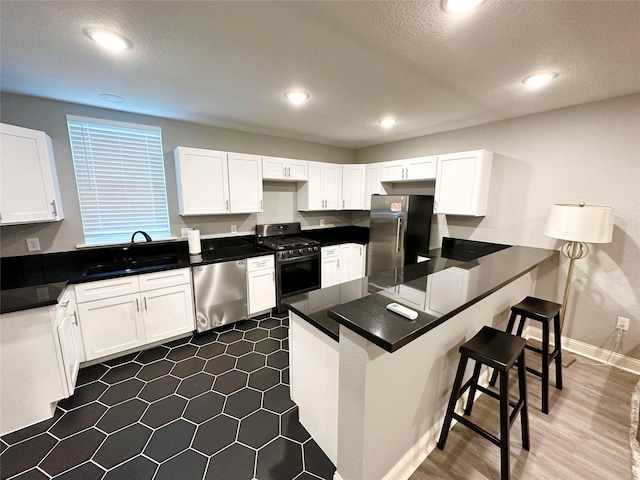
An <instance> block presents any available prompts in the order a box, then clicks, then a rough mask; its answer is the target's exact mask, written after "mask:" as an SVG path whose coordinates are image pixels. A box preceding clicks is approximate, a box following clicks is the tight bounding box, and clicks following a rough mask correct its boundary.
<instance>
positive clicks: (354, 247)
mask: <svg viewBox="0 0 640 480" xmlns="http://www.w3.org/2000/svg"><path fill="white" fill-rule="evenodd" d="M364 259H365V255H364V245H360V244H357V243H345V244H342V245H340V263H339V270H340V272H339V273H340V282H341V283H344V282H350V281H351V280H355V279H357V278H362V277H364V269H365V260H364Z"/></svg>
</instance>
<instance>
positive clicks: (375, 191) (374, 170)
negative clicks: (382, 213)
mask: <svg viewBox="0 0 640 480" xmlns="http://www.w3.org/2000/svg"><path fill="white" fill-rule="evenodd" d="M380 170H381V167H380V164H379V163H373V164H370V165H367V169H366V179H365V190H364V209H365V210H371V195H383V194H384V193H386V192H385V190H384V187H383V185H382V183H380Z"/></svg>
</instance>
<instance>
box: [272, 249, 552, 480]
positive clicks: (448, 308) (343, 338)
mask: <svg viewBox="0 0 640 480" xmlns="http://www.w3.org/2000/svg"><path fill="white" fill-rule="evenodd" d="M429 253H430V258H431V259H430V260H428V261H426V262H423V263H419V264H415V265H409V266H407V267H405V268H403V269H398V270H394V271H390V272H383V273H381V274H376V275H374V276H369V277H366V278H363V279H359V280H355V281H352V282H348V283H344V284H340V285H336V286H333V287H330V288H324V289H321V290H317V291H313V292H309V293H306V294H302V295H298V296H295V297H291V298H288V299H286V301H285V302H284V303H285V305H286V306H287V307H288V308H289V309H290V312H291V315H290V318H291V323H290V333H289V341H290V365H291V372H290V376H291V398H292V399H293V401H294V402H296V403H297V404H298V406H299V409H300V421H301V423H302V424H303V425H304V426H305V427H306V428H307V429H308V430H309V432H310V433H311V435H312V436H313V437H314V439H315V440H316V441H317V442H318V444H319V445H320V446H321V447H322V449H323V450H324V451H325V453H326V454H327V456H328V457H329V458H330V459H331V460H332V461H333V462H334V464H335V465H336V467H337V471H336V474H335V476H334V479H335V480H383V479H384V480H391V479H394V480H396V479H397V480H399V479H406V478H408V477H409V476H410V475H411V473H412V472H413V471H414V470H415V469H416V468H417V467H418V465H419V464H420V463H421V462H422V461H423V460H424V458H425V457H426V456H427V455H428V454H429V452H430V451H431V450H432V449H433V448H434V446H435V442H436V440H437V435H438V433H439V430H440V428H441V424H442V419H443V417H444V410H445V407H446V403H447V400H448V396H449V393H450V389H451V385H452V383H453V377H454V374H455V368H456V365H457V362H458V347H459V346H460V345H461V344H462V343H464V342H465V341H466V340H468V339H470V338H471V337H472V336H473V335H474V334H475V333H476V332H477V331H478V330H479V329H480V328H481V327H482V326H483V325H492V326H494V327H496V328H500V329H504V327H505V325H506V317H507V312H508V309H509V307H510V306H511V305H513V304H515V303H517V302H518V301H520V300H521V299H522V298H524V297H525V296H527V295H529V294H531V293H532V289H533V286H534V282H535V279H536V272H537V267H538V265H540V264H541V263H543V262H545V261H547V260H548V259H550V258H552V257H554V256H556V255H557V252H556V251H552V250H544V249H538V248H529V247H519V246H516V247H510V248H504V249H502V250H500V251H497V252H495V253H491V254H488V255H485V256H483V257H481V258H477V259H469V258H464V256H463V257H456V256H455V255H454V256H453V257H454V258H451V257H449V258H447V256H445V255H443V252H442V251H441V250H434V251H431V252H429ZM391 302H398V303H401V304H403V305H406V306H408V307H410V308H412V309H413V310H416V311H418V317H417V318H416V319H415V320H413V321H412V320H408V319H406V318H404V317H401V316H399V315H397V314H394V313H391V312H389V311H388V310H387V309H386V305H387V304H389V303H391ZM485 375H486V372H485Z"/></svg>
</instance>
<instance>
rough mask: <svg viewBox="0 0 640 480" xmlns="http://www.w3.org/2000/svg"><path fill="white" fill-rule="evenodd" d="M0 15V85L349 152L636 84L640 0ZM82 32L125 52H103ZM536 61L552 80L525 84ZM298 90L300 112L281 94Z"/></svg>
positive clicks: (180, 5)
mask: <svg viewBox="0 0 640 480" xmlns="http://www.w3.org/2000/svg"><path fill="white" fill-rule="evenodd" d="M0 14H1V20H0V22H1V23H0V27H1V28H0V48H1V51H0V60H1V65H0V67H1V70H0V86H1V88H2V91H6V92H14V93H20V94H25V95H33V96H38V97H44V98H51V99H56V100H62V101H69V102H75V103H80V104H86V105H94V106H101V107H105V108H111V109H117V110H124V111H128V112H136V113H143V114H149V115H156V116H162V117H168V118H174V119H180V120H186V121H192V122H197V123H203V124H207V125H215V126H220V127H227V128H233V129H239V130H245V131H250V132H256V133H266V134H270V135H277V136H284V137H289V138H297V139H301V140H308V141H315V142H320V143H326V144H331V145H338V146H345V147H350V148H359V147H363V146H369V145H375V144H379V143H385V142H389V141H394V140H400V139H405V138H411V137H416V136H419V135H425V134H430V133H436V132H442V131H447V130H453V129H457V128H462V127H466V126H472V125H478V124H482V123H487V122H491V121H496V120H501V119H505V118H512V117H517V116H521V115H527V114H531V113H536V112H542V111H547V110H551V109H555V108H560V107H565V106H570V105H577V104H580V103H585V102H590V101H595V100H601V99H605V98H611V97H616V96H620V95H625V94H630V93H635V92H638V91H640V2H638V1H617V0H616V1H551V0H547V1H537V0H535V1H516V0H508V1H496V0H487V1H486V2H485V3H484V4H482V5H481V6H480V7H479V8H478V9H476V10H475V11H473V12H471V13H468V14H464V15H452V14H448V13H446V12H444V11H443V10H442V9H441V8H440V2H439V1H435V0H434V1H428V2H417V1H412V2H409V1H402V2H383V1H356V2H347V1H328V2H316V1H293V2H276V1H253V2H245V1H230V2H220V1H200V2H191V1H155V2H145V1H118V2H103V1H73V2H67V1H55V2H39V1H7V0H2V2H0ZM91 26H99V27H105V28H109V29H111V30H114V31H117V32H119V33H122V34H124V35H125V36H126V37H128V38H129V39H130V40H131V41H132V42H133V45H134V47H133V49H131V50H127V51H125V52H120V53H118V54H113V53H107V52H105V51H103V50H101V49H100V48H99V47H98V46H97V45H96V44H94V43H93V42H91V41H90V40H89V39H88V38H87V37H86V36H85V35H84V34H83V33H82V29H83V28H85V27H91ZM539 70H554V71H557V72H559V73H560V76H559V77H558V78H557V79H556V80H555V81H554V82H553V83H552V84H551V85H550V86H549V87H548V88H546V89H544V90H537V91H530V90H527V89H526V88H525V87H524V86H523V85H522V84H521V80H522V78H523V77H525V76H527V75H528V74H530V73H533V72H536V71H539ZM296 87H297V88H303V89H305V90H307V91H308V92H309V93H310V94H311V99H310V100H309V101H308V102H307V103H306V104H305V105H304V106H303V107H301V108H292V107H291V106H290V105H288V104H287V103H286V102H285V101H284V98H283V94H284V92H285V91H287V90H289V89H291V88H296ZM101 93H108V94H114V95H119V96H121V97H124V98H125V99H126V102H124V103H121V104H114V103H110V102H107V101H105V100H102V99H101V98H100V97H99V95H100V94H101ZM386 115H392V116H394V117H396V118H398V119H399V121H398V123H397V124H396V125H395V126H394V127H393V128H392V129H389V130H384V129H382V128H380V126H379V125H378V124H377V120H378V119H380V118H381V117H383V116H386Z"/></svg>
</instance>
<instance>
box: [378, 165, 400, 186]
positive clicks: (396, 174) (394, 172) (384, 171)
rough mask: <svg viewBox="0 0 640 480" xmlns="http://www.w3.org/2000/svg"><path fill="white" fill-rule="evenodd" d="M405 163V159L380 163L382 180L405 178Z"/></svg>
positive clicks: (394, 180) (397, 180)
mask: <svg viewBox="0 0 640 480" xmlns="http://www.w3.org/2000/svg"><path fill="white" fill-rule="evenodd" d="M404 169H405V164H404V162H403V161H400V160H396V161H393V162H383V163H381V164H380V181H381V182H399V181H402V180H404Z"/></svg>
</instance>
